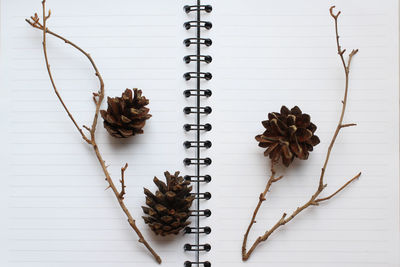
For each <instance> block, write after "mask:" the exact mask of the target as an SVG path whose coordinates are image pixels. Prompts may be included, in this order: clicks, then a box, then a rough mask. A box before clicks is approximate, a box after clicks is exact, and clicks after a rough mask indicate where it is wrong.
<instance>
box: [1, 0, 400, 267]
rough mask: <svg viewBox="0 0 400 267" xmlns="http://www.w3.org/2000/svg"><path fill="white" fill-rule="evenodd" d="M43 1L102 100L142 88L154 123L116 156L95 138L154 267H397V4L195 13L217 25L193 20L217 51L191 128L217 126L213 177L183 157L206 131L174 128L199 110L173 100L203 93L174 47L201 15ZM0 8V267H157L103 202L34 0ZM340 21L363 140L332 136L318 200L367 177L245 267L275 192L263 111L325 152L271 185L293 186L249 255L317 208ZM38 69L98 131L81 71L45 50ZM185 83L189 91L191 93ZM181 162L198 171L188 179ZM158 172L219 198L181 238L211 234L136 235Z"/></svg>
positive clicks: (138, 5)
mask: <svg viewBox="0 0 400 267" xmlns="http://www.w3.org/2000/svg"><path fill="white" fill-rule="evenodd" d="M47 2H48V8H50V9H51V10H52V17H51V18H50V20H49V21H48V27H49V28H51V29H52V30H53V31H55V32H57V33H60V34H62V35H64V36H65V37H67V38H69V39H70V40H72V41H74V42H76V43H77V44H79V45H80V46H81V47H83V48H84V49H85V50H87V51H88V52H89V53H91V55H92V56H93V58H94V60H95V61H96V63H97V65H98V67H99V69H100V72H101V73H102V75H103V78H104V80H105V83H106V87H105V90H106V95H107V96H119V95H120V94H121V92H122V91H123V90H124V89H125V88H127V87H128V88H136V87H137V88H141V89H142V90H143V94H144V95H145V96H146V97H147V98H149V99H150V105H149V107H150V113H151V114H152V115H153V117H152V118H151V119H150V120H149V121H148V123H147V124H146V126H145V128H144V131H145V134H143V135H139V136H135V137H134V138H130V139H126V140H122V141H121V140H116V139H113V138H111V137H109V135H108V134H107V133H106V131H105V130H104V128H103V127H102V125H101V122H100V123H99V127H98V132H97V139H98V143H99V146H100V147H101V150H102V152H103V156H104V158H105V160H106V161H107V163H108V164H110V167H109V170H110V171H111V174H112V176H113V177H114V179H115V180H116V182H117V179H118V177H119V172H120V168H121V166H123V164H124V163H125V162H128V163H129V164H130V167H129V168H128V170H127V172H126V185H127V194H126V200H125V201H126V204H127V206H128V207H129V209H130V210H131V211H132V214H133V216H134V218H135V219H137V223H138V225H139V228H140V229H142V231H143V234H144V235H145V236H146V238H147V239H148V241H149V242H150V243H151V245H152V246H153V247H154V249H155V250H156V251H157V252H158V253H159V255H160V256H161V257H162V258H163V266H174V267H175V266H182V265H183V263H184V262H185V261H192V262H197V261H201V262H205V261H208V262H210V263H211V264H212V266H249V267H250V266H253V267H255V266H267V265H269V266H274V267H280V266H282V267H283V266H284V267H291V266H296V267H298V266H307V267H310V266H316V267H317V266H318V267H319V266H325V267H337V266H342V267H350V266H351V267H355V266H357V267H358V266H363V267H366V266H368V267H372V266H376V267H378V266H379V267H382V266H388V267H389V266H391V267H394V266H400V265H399V264H400V260H399V249H400V248H399V228H400V224H399V132H398V125H399V83H398V80H399V67H398V66H399V53H398V52H399V47H398V39H399V27H398V19H399V11H398V10H399V9H398V1H396V0H386V1H378V0H363V1H362V0H351V1H349V0H346V1H345V0H337V1H320V0H310V1H295V0H283V1H272V0H267V1H266V0H249V1H239V0H229V1H228V0H218V1H215V0H209V1H202V2H201V4H204V5H208V4H210V5H212V12H210V13H207V12H203V11H201V12H200V13H201V20H203V21H207V22H211V23H212V29H210V30H207V29H202V30H201V31H200V33H201V37H202V38H209V39H211V40H212V45H211V46H206V45H201V46H200V47H201V51H200V52H201V54H202V55H211V56H212V59H213V60H212V62H211V63H209V64H207V63H204V62H202V63H201V64H200V71H201V72H204V74H201V75H205V76H207V77H208V78H210V77H209V74H208V73H211V74H212V79H210V80H205V79H201V82H200V86H201V88H202V89H210V90H211V91H212V96H211V97H201V98H200V100H201V102H200V106H201V107H207V106H208V107H211V109H212V112H211V113H210V114H202V115H201V116H200V121H199V122H200V123H201V124H206V123H209V124H211V125H212V130H211V131H201V133H200V138H201V140H202V141H206V140H210V141H211V142H212V147H211V148H209V149H207V148H201V149H199V151H200V157H201V158H202V159H206V158H210V159H211V160H212V164H210V165H209V166H203V165H201V167H200V168H199V169H198V170H197V168H196V164H195V163H196V161H197V149H196V148H193V147H192V148H189V149H186V148H185V147H184V146H183V145H182V143H183V142H185V141H193V140H196V138H197V131H188V132H186V131H185V130H184V129H182V126H183V125H185V124H195V125H197V123H198V121H197V116H196V114H184V112H182V110H183V109H184V108H185V107H197V104H198V103H197V98H196V97H188V98H186V97H185V96H184V95H183V94H182V92H183V91H185V90H187V89H196V88H197V83H196V78H195V77H194V76H196V73H194V74H193V73H192V74H190V73H189V72H195V71H197V69H196V63H195V62H191V63H189V64H185V62H184V61H183V60H182V58H183V57H185V56H187V55H196V53H197V46H196V45H195V44H192V45H190V46H189V47H186V46H185V45H184V44H183V43H182V42H183V40H185V39H187V38H193V37H196V27H195V26H194V27H192V28H191V29H190V30H186V29H185V28H184V27H183V26H182V25H183V24H184V23H185V22H187V21H196V20H197V12H190V13H189V14H187V13H186V12H184V11H183V6H184V5H196V4H197V2H196V1H162V0H153V1H139V0H136V1H127V0H113V1H95V0H85V1H77V0H70V1H61V0H48V1H47ZM0 3H1V38H0V39H1V50H0V63H1V72H0V75H1V80H0V83H1V87H0V89H1V97H0V110H1V112H0V118H1V123H2V126H1V129H2V130H1V131H0V170H1V186H0V213H1V219H0V226H1V227H0V266H5V267H28V266H29V267H50V266H51V267H67V266H68V267H70V266H77V267H81V266H85V267H92V266H96V267H103V266H104V267H105V266H115V265H118V266H121V267H122V266H156V263H155V261H154V260H153V259H152V258H151V257H150V256H149V253H148V252H147V251H146V250H145V249H144V247H142V246H141V245H140V244H139V243H138V242H137V237H136V235H135V234H134V232H133V231H132V229H131V228H130V227H129V225H128V224H127V223H126V220H125V216H124V214H123V213H122V212H121V209H120V207H119V206H118V204H117V202H116V200H115V197H114V196H113V195H112V193H111V192H107V191H104V189H105V187H106V183H105V181H104V175H103V173H102V171H101V169H100V167H99V165H98V162H97V160H96V158H95V156H94V154H93V151H92V150H91V149H90V147H88V146H85V145H84V143H83V141H82V139H81V137H80V136H79V134H78V133H77V132H76V129H74V128H73V125H72V124H71V122H70V121H69V119H68V117H67V116H66V114H65V112H64V111H63V110H62V107H61V105H60V104H59V103H58V101H57V99H56V97H55V95H54V93H53V91H52V88H51V85H50V82H49V79H48V76H47V73H46V69H45V64H44V60H43V53H42V46H41V42H42V34H41V32H40V31H38V30H35V29H32V28H31V27H30V26H29V25H28V24H27V23H26V22H25V21H24V19H25V18H28V17H29V16H31V15H32V14H33V13H34V12H38V14H39V15H40V14H41V1H40V0H37V1H33V0H1V1H0ZM332 4H334V5H336V6H337V10H341V11H342V15H341V17H340V21H339V25H340V32H341V37H342V38H341V42H342V45H343V47H344V48H347V49H348V50H351V49H352V48H359V49H360V52H359V54H357V55H356V56H355V58H354V62H353V65H352V72H351V82H350V92H349V100H348V101H349V102H348V109H347V113H346V115H345V122H346V123H353V122H355V123H358V126H357V127H351V128H346V129H344V130H343V131H342V132H341V133H340V135H339V137H338V141H337V144H336V145H335V147H334V149H333V154H332V157H331V160H330V163H329V165H328V169H327V174H326V182H327V183H328V188H327V189H326V192H324V195H328V194H329V193H332V192H333V191H334V190H336V189H337V188H338V187H340V186H341V185H342V184H343V183H344V182H345V181H347V179H349V178H350V177H352V176H353V175H355V174H356V173H357V172H359V171H362V176H361V178H360V179H359V180H358V181H356V182H354V184H352V185H351V186H349V187H348V188H346V189H345V190H344V191H343V192H341V193H340V194H339V195H338V196H337V197H335V198H334V199H332V200H330V201H328V202H326V203H323V204H321V207H314V208H310V209H307V210H306V211H304V212H303V213H302V214H300V215H298V216H297V217H296V218H295V219H294V220H293V221H292V222H290V223H289V224H287V225H286V226H284V227H282V228H281V229H280V230H278V231H277V232H275V233H274V234H273V235H272V236H271V237H270V238H269V240H268V241H267V242H265V243H263V244H262V245H260V246H259V247H258V248H257V250H256V251H255V252H254V254H253V255H252V257H251V258H250V259H249V261H247V262H245V263H243V262H242V261H241V244H242V243H241V242H242V239H243V234H244V231H245V228H246V227H247V225H248V223H249V219H250V215H251V214H252V212H253V209H254V207H255V205H256V203H257V200H258V196H259V194H260V193H261V192H262V191H263V190H264V187H265V184H266V181H267V179H268V177H269V176H268V175H269V172H268V169H269V166H268V164H269V163H268V160H267V158H265V157H264V156H263V150H262V149H261V148H259V147H258V146H257V142H256V141H255V140H254V136H255V135H257V134H260V133H262V131H263V129H264V128H263V127H262V125H261V121H262V120H265V118H266V117H267V114H268V112H272V111H279V109H280V107H281V105H286V106H288V107H293V106H295V105H298V106H299V107H301V109H302V110H303V112H305V113H308V114H310V115H311V117H312V120H313V122H314V123H315V124H317V125H318V130H317V132H316V133H317V135H318V136H319V137H320V139H321V144H319V145H318V146H316V147H315V150H314V152H312V153H311V155H310V158H309V160H308V161H307V162H300V161H298V160H296V161H295V162H294V163H293V165H292V166H291V168H289V169H287V170H284V169H279V170H278V172H279V173H282V174H284V175H285V178H284V179H282V180H281V181H280V182H278V183H276V184H274V185H273V187H272V190H271V192H270V194H268V198H267V201H266V202H265V203H264V204H263V206H262V208H261V210H260V213H259V215H258V219H257V223H256V224H255V226H254V227H253V230H252V232H251V234H250V237H249V239H250V240H249V244H251V243H252V241H253V240H254V239H255V238H256V237H257V236H259V235H260V234H262V233H263V232H264V231H265V230H267V229H269V228H270V227H271V226H272V224H274V223H275V222H276V220H277V219H279V218H280V217H281V215H282V213H283V212H284V211H286V212H292V211H293V210H294V209H295V208H296V207H297V206H299V205H302V203H304V202H305V201H306V200H307V199H308V198H309V197H310V195H311V194H312V193H313V192H314V191H315V187H316V185H317V181H318V178H319V173H320V168H321V166H322V164H323V160H324V155H325V153H326V149H327V146H328V143H329V141H330V138H331V136H332V134H333V130H334V128H335V126H336V123H337V120H338V116H339V113H340V109H341V104H340V100H341V98H342V95H343V85H344V75H343V70H342V67H341V65H340V61H339V57H338V56H337V51H336V45H335V35H334V25H333V20H332V18H331V17H330V15H329V7H330V5H332ZM207 25H208V24H207ZM192 26H193V25H192ZM207 42H208V41H207ZM48 52H49V58H50V62H51V63H50V64H51V66H52V69H53V71H54V75H55V80H56V81H57V84H58V87H59V89H60V91H61V93H62V95H63V97H64V100H65V101H66V103H67V104H68V105H69V106H70V109H71V111H72V112H73V113H74V114H75V117H76V118H77V120H78V121H79V124H80V125H82V124H87V123H88V122H89V121H90V119H91V118H92V114H93V104H92V102H91V92H93V91H95V90H97V88H98V83H97V80H96V77H95V76H94V75H93V71H92V69H91V67H90V65H89V64H88V62H87V59H85V58H84V57H82V55H81V54H79V53H78V52H77V51H76V50H74V49H72V48H71V47H69V46H67V45H65V44H64V43H62V42H60V41H59V40H57V39H55V38H53V37H51V36H49V37H48ZM185 73H189V74H187V75H189V76H190V75H192V76H190V77H191V79H190V80H189V81H186V80H185V79H184V78H183V77H182V76H183V74H185ZM189 76H186V77H189ZM191 111H195V109H191ZM203 111H204V110H203ZM184 159H188V160H187V161H190V163H194V164H191V165H189V166H185V165H184V164H183V160H184ZM207 162H208V159H207ZM165 170H169V171H170V172H174V171H176V170H180V171H181V172H182V173H183V174H184V175H190V176H193V175H194V176H196V175H198V174H200V175H201V176H205V175H210V176H211V177H212V180H211V182H209V183H199V184H200V187H199V188H195V190H197V191H196V192H198V193H205V192H209V193H211V198H210V199H209V200H199V201H198V204H199V208H200V209H201V210H206V209H209V210H210V211H211V212H212V215H211V216H209V217H205V216H201V217H200V218H199V219H197V218H195V217H194V218H192V222H193V223H192V225H191V227H193V228H194V229H195V228H196V227H205V226H209V227H210V228H211V229H212V231H211V233H209V234H203V233H202V234H199V235H197V234H185V235H183V234H182V235H179V236H177V237H168V238H161V237H157V236H155V235H154V234H153V233H152V232H151V231H150V230H149V228H148V227H147V225H145V224H144V222H143V220H142V219H141V216H142V215H143V212H142V210H141V208H140V207H141V206H142V205H143V204H144V195H143V187H146V188H149V189H151V190H154V189H155V186H154V184H153V182H152V178H153V177H154V176H157V177H159V178H160V179H162V178H163V172H164V171H165ZM194 180H195V179H194ZM196 184H197V183H196V182H195V183H194V185H195V186H196ZM206 195H207V194H206ZM201 196H204V195H201ZM193 208H194V209H196V208H197V203H195V204H194V207H193ZM185 244H191V245H196V244H200V245H201V244H209V245H210V246H211V250H210V251H208V252H207V251H198V252H195V251H190V250H189V251H184V249H183V247H184V245H185ZM192 248H195V247H192ZM203 248H204V247H203ZM207 248H208V246H207ZM193 266H196V264H194V265H193ZM199 266H202V265H199Z"/></svg>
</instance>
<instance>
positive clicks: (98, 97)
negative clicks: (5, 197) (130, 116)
mask: <svg viewBox="0 0 400 267" xmlns="http://www.w3.org/2000/svg"><path fill="white" fill-rule="evenodd" d="M42 8H43V19H42V20H43V24H42V23H40V19H39V16H38V15H37V14H36V13H35V15H34V16H32V17H31V19H30V20H29V19H26V22H27V23H29V24H30V25H31V26H32V27H34V28H36V29H39V30H42V31H43V43H42V45H43V53H44V58H45V62H46V67H47V72H48V75H49V78H50V81H51V84H52V86H53V89H54V92H55V93H56V95H57V97H58V99H59V101H60V102H61V104H62V106H63V107H64V110H65V111H66V112H67V114H68V116H69V118H70V119H71V120H72V122H73V124H74V125H75V127H76V129H77V130H78V132H79V133H80V135H81V136H82V138H83V140H85V141H86V143H88V144H89V145H91V146H92V147H93V150H94V152H95V153H96V157H97V159H98V160H99V163H100V165H101V168H102V170H103V172H104V174H105V176H106V181H107V182H108V184H109V188H111V189H112V191H113V193H114V195H115V197H116V198H117V200H118V203H119V205H120V206H121V208H122V210H123V212H124V213H125V215H126V216H127V217H128V222H129V224H130V226H131V227H132V228H133V230H134V231H135V232H136V234H137V235H138V237H139V242H140V243H142V244H143V245H144V246H145V247H146V248H147V249H148V250H149V251H150V252H151V254H152V255H153V257H154V258H155V260H156V261H157V262H158V263H161V258H160V256H158V255H157V253H156V252H155V251H154V250H153V248H152V247H151V246H150V245H149V244H148V243H147V241H146V240H145V238H144V237H143V235H142V233H141V232H140V230H139V228H138V227H137V226H136V222H135V220H134V219H133V217H132V215H131V214H130V212H129V210H128V208H127V207H126V205H125V203H124V197H123V196H124V194H125V181H124V172H125V170H126V168H127V167H128V165H127V164H126V165H125V167H123V168H122V169H121V174H122V175H121V185H122V189H121V192H119V191H118V189H117V188H116V186H115V184H114V182H113V181H112V179H111V176H110V173H109V172H108V170H107V166H106V164H105V161H104V160H103V157H102V156H101V154H100V151H99V147H98V146H97V143H96V137H95V132H96V126H97V120H98V117H99V111H100V106H101V103H102V102H103V99H104V82H103V78H102V76H101V74H100V72H99V70H98V68H97V66H96V64H95V63H94V61H93V59H92V57H91V56H90V54H88V53H87V52H86V51H84V50H83V49H82V48H80V47H79V46H78V45H76V44H74V43H73V42H71V41H69V40H67V39H66V38H64V37H62V36H61V35H58V34H56V33H54V32H52V31H51V30H49V29H48V28H47V20H48V19H49V18H50V16H51V12H50V10H49V12H48V15H46V0H43V1H42ZM47 33H48V34H51V35H53V36H55V37H57V38H59V39H61V40H63V41H64V42H65V43H67V44H69V45H71V46H72V47H74V48H76V49H77V50H78V51H80V52H81V53H82V54H84V55H85V56H86V57H87V59H88V60H89V61H90V63H91V65H92V67H93V69H94V71H95V75H96V77H97V78H98V80H99V83H100V89H99V91H98V92H97V93H93V100H94V103H95V105H96V109H95V113H94V117H93V122H92V125H91V127H88V126H83V128H85V129H86V130H87V131H88V132H89V134H90V137H88V136H87V135H86V134H85V133H84V132H83V130H82V128H81V127H79V125H78V124H77V122H76V121H75V119H74V117H73V115H72V114H71V112H70V111H69V110H68V107H67V106H66V105H65V103H64V101H63V99H62V97H61V95H60V93H59V92H58V89H57V86H56V84H55V81H54V79H53V75H52V72H51V69H50V64H49V59H48V56H47V45H46V34H47Z"/></svg>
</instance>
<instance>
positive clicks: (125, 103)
mask: <svg viewBox="0 0 400 267" xmlns="http://www.w3.org/2000/svg"><path fill="white" fill-rule="evenodd" d="M133 91H134V96H132V90H131V89H126V90H125V92H124V93H122V96H121V97H108V99H107V103H108V107H107V111H106V110H100V113H101V117H103V119H104V128H106V130H107V131H108V132H109V133H110V134H111V135H112V136H114V137H117V138H126V137H129V136H132V135H135V134H141V133H143V129H142V128H143V127H144V125H145V124H146V120H147V119H149V118H150V117H151V115H150V114H149V109H148V108H146V107H145V106H146V105H147V104H149V100H148V99H146V97H144V96H142V90H138V89H136V88H135V89H133Z"/></svg>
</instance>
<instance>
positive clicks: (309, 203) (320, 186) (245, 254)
mask: <svg viewBox="0 0 400 267" xmlns="http://www.w3.org/2000/svg"><path fill="white" fill-rule="evenodd" d="M334 8H335V6H332V7H331V8H330V10H329V12H330V14H331V16H332V18H333V19H334V21H335V33H336V44H337V50H338V54H339V57H340V60H341V62H342V64H343V68H344V72H345V90H344V97H343V100H342V112H341V114H340V119H339V122H338V124H337V126H336V130H335V132H334V134H333V137H332V140H331V142H330V145H329V147H328V151H327V153H326V158H325V162H324V165H323V167H322V170H321V175H320V178H319V182H318V187H317V190H316V191H315V193H314V194H313V195H312V196H311V198H310V200H308V201H307V202H306V203H305V204H304V205H303V206H300V207H298V208H297V209H296V210H295V211H294V212H293V213H292V214H291V215H290V216H289V217H287V218H286V216H287V214H286V213H283V215H282V217H281V218H280V219H279V220H278V221H277V222H276V223H275V225H274V226H273V227H272V228H271V229H270V230H268V231H266V232H265V233H264V235H262V236H259V237H258V238H257V239H256V241H255V242H254V244H253V245H252V246H251V248H250V249H249V251H247V249H246V243H247V236H248V234H249V231H250V229H251V226H252V225H253V223H254V222H255V217H256V215H257V212H258V209H259V207H260V205H261V203H262V201H264V200H265V198H264V197H265V194H266V192H267V191H268V189H269V187H270V186H271V184H272V183H273V182H274V180H273V177H274V175H275V172H274V171H273V169H272V175H271V178H270V180H269V181H268V184H267V187H266V190H265V191H264V193H263V194H261V195H260V201H259V203H258V205H257V207H256V209H255V211H254V214H253V217H252V220H251V222H250V225H249V227H248V229H247V231H246V233H245V235H244V240H243V245H242V259H243V260H244V261H245V260H247V259H248V258H249V257H250V255H251V254H252V253H253V251H254V249H255V248H256V247H257V246H258V245H259V244H260V243H261V242H263V241H266V240H267V239H268V237H269V236H270V235H271V234H272V233H273V232H274V231H275V230H276V229H278V228H279V227H281V226H283V225H285V224H286V223H288V222H290V221H291V220H292V219H293V218H294V217H296V215H298V214H299V213H300V212H302V211H303V210H305V209H306V208H308V207H310V206H318V205H319V203H320V202H323V201H326V200H329V199H331V198H332V197H334V196H335V195H336V194H338V193H339V192H340V191H342V190H343V189H344V188H345V187H347V186H348V185H350V184H351V183H352V182H353V181H354V180H356V179H357V178H359V177H360V176H361V172H360V173H358V174H357V175H356V176H354V177H353V178H352V179H350V180H349V181H348V182H347V183H345V184H344V185H343V186H342V187H340V188H339V189H338V190H336V192H334V193H333V194H331V195H330V196H328V197H324V198H318V197H319V195H320V194H321V192H322V191H323V190H324V189H325V187H326V186H327V185H326V184H324V176H325V170H326V167H327V166H328V162H329V158H330V155H331V151H332V148H333V146H334V144H335V141H336V138H337V136H338V134H339V132H340V130H341V129H342V128H346V127H350V126H355V125H356V124H354V123H350V124H343V118H344V114H345V111H346V105H347V95H348V89H349V74H350V65H351V62H352V59H353V57H354V56H355V55H356V54H357V52H358V49H355V50H353V51H352V52H351V53H350V54H349V56H348V59H347V63H346V60H345V58H344V54H345V52H346V49H344V50H342V48H341V46H340V42H339V32H338V17H339V15H340V11H339V12H338V13H337V14H334V13H333V9H334ZM271 179H272V181H271Z"/></svg>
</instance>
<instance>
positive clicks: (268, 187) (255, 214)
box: [242, 161, 283, 257]
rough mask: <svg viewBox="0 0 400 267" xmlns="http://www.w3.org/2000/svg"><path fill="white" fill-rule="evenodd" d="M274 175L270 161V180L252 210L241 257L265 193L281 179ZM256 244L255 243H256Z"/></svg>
mask: <svg viewBox="0 0 400 267" xmlns="http://www.w3.org/2000/svg"><path fill="white" fill-rule="evenodd" d="M275 174H276V172H275V169H274V162H273V161H271V176H270V178H269V180H268V182H267V185H266V186H265V189H264V192H262V193H261V194H260V196H259V198H258V203H257V206H256V208H255V209H254V212H253V216H252V217H251V221H250V224H249V226H248V227H247V230H246V233H245V234H244V238H243V243H242V256H243V257H245V255H246V250H247V248H246V246H247V239H248V237H249V234H250V231H251V228H252V227H253V225H254V224H255V223H256V217H257V214H258V211H259V209H260V207H261V205H262V203H263V202H264V201H265V200H266V198H265V196H266V195H267V193H268V191H269V189H270V187H271V185H272V184H273V183H275V182H278V181H279V180H280V179H282V178H283V176H279V177H277V178H275ZM256 242H257V241H256Z"/></svg>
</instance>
